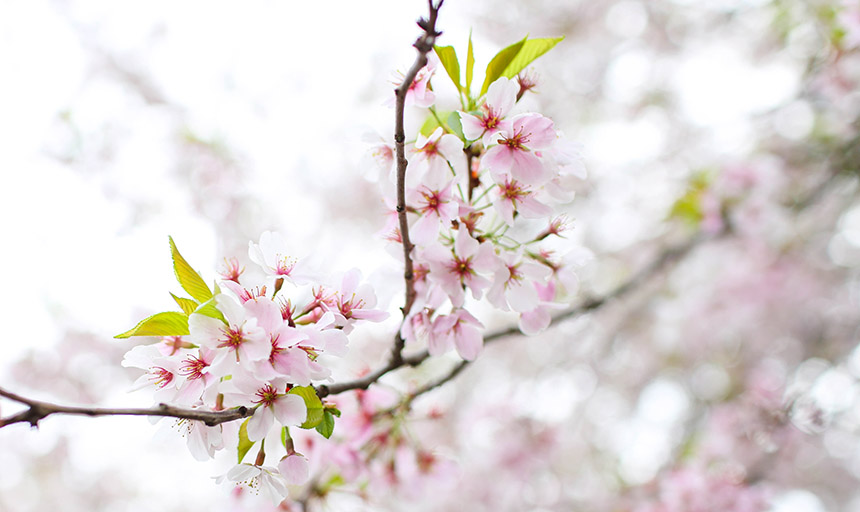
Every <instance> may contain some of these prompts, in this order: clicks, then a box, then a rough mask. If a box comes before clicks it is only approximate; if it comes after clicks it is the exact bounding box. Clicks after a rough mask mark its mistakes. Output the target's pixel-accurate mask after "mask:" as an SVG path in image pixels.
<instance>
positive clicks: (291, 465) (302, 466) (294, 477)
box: [278, 453, 310, 485]
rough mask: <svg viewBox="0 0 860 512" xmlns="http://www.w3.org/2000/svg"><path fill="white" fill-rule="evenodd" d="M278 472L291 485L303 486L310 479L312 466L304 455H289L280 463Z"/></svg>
mask: <svg viewBox="0 0 860 512" xmlns="http://www.w3.org/2000/svg"><path fill="white" fill-rule="evenodd" d="M278 471H280V473H281V476H282V477H284V480H286V481H287V484H289V485H302V484H304V483H305V482H307V481H308V478H310V465H309V464H308V459H306V458H304V456H303V455H299V454H298V453H294V454H292V455H287V456H286V457H284V458H283V459H281V462H279V463H278Z"/></svg>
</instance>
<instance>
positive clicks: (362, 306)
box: [322, 268, 388, 334]
mask: <svg viewBox="0 0 860 512" xmlns="http://www.w3.org/2000/svg"><path fill="white" fill-rule="evenodd" d="M359 283H361V271H359V270H358V269H357V268H354V269H352V270H350V271H349V272H347V273H346V274H344V275H343V278H342V279H341V283H340V290H339V291H337V292H335V293H334V294H333V295H332V296H330V297H329V298H327V299H326V300H324V301H323V303H322V306H323V307H324V308H325V309H326V310H328V311H331V312H332V313H333V314H334V319H335V322H336V324H337V326H338V327H342V328H343V329H344V332H345V333H346V334H349V332H350V331H351V330H352V324H353V323H354V322H355V321H356V320H367V321H369V322H381V321H383V320H385V319H386V318H388V313H387V312H385V311H382V310H380V309H374V308H375V307H376V294H374V293H373V287H372V286H370V284H368V283H363V284H359Z"/></svg>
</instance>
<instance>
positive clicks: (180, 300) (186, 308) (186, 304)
mask: <svg viewBox="0 0 860 512" xmlns="http://www.w3.org/2000/svg"><path fill="white" fill-rule="evenodd" d="M170 296H171V297H173V300H175V301H176V303H177V304H179V307H180V308H182V312H183V313H185V314H186V315H190V314H191V313H194V310H195V309H197V306H198V305H199V304H197V301H195V300H191V299H186V298H185V297H177V296H176V295H173V294H172V293H171V294H170Z"/></svg>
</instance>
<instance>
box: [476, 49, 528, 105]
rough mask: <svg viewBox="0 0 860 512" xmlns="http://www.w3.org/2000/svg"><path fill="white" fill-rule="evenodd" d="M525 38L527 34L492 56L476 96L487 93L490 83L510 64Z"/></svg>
mask: <svg viewBox="0 0 860 512" xmlns="http://www.w3.org/2000/svg"><path fill="white" fill-rule="evenodd" d="M526 40H528V36H526V37H524V38H523V40H522V41H518V42H516V43H514V44H512V45H510V46H508V47H507V48H502V50H501V51H500V52H499V53H497V54H496V56H495V57H493V59H492V60H491V61H490V63H489V64H487V75H486V78H484V85H482V86H481V94H479V95H478V96H483V95H485V94H487V89H489V88H490V84H491V83H493V82H495V81H496V80H498V78H499V77H500V76H502V73H504V72H505V70H506V69H508V65H510V63H511V62H513V60H514V58H516V56H517V54H518V53H519V52H520V50H521V49H522V47H523V45H524V44H525V43H526Z"/></svg>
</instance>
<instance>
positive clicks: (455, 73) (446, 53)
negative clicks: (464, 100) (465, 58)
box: [433, 46, 463, 91]
mask: <svg viewBox="0 0 860 512" xmlns="http://www.w3.org/2000/svg"><path fill="white" fill-rule="evenodd" d="M433 49H434V50H436V55H438V56H439V61H440V62H441V63H442V66H443V67H444V68H445V71H447V72H448V76H449V77H451V81H452V82H454V85H455V86H456V87H457V90H458V91H459V90H461V89H462V88H463V87H462V86H461V85H460V61H458V60H457V52H456V51H454V47H453V46H435V47H433Z"/></svg>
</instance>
